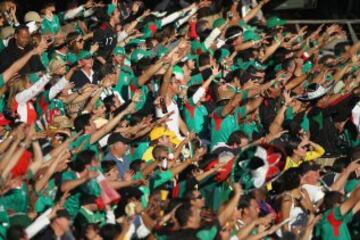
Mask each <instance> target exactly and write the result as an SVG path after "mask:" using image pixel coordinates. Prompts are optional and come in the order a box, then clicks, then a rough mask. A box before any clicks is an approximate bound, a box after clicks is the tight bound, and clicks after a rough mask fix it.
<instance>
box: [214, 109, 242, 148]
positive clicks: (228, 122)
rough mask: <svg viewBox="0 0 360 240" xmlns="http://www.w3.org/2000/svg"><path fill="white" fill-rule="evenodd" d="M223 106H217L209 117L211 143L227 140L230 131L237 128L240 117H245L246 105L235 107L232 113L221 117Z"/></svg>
mask: <svg viewBox="0 0 360 240" xmlns="http://www.w3.org/2000/svg"><path fill="white" fill-rule="evenodd" d="M223 110H224V107H223V106H219V107H217V108H216V109H215V110H214V112H213V114H212V118H211V145H212V146H214V145H216V144H218V143H220V142H227V140H228V138H229V136H230V135H231V133H232V132H234V131H236V130H238V129H239V123H240V120H241V119H244V118H245V117H246V106H241V107H237V108H235V110H234V111H233V113H231V114H228V115H227V116H225V117H223V116H222V112H223Z"/></svg>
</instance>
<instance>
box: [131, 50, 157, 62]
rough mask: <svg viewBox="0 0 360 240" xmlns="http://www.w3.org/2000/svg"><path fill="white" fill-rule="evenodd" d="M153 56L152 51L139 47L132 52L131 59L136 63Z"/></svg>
mask: <svg viewBox="0 0 360 240" xmlns="http://www.w3.org/2000/svg"><path fill="white" fill-rule="evenodd" d="M151 56H152V52H151V51H146V50H144V49H140V48H137V49H135V50H134V51H133V53H132V54H131V61H132V62H134V63H137V62H139V61H140V60H141V59H143V58H150V57H151Z"/></svg>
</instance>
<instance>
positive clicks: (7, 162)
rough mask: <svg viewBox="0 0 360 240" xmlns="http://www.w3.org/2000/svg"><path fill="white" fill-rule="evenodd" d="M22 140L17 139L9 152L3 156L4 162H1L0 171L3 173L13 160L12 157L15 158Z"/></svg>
mask: <svg viewBox="0 0 360 240" xmlns="http://www.w3.org/2000/svg"><path fill="white" fill-rule="evenodd" d="M19 143H20V140H18V139H15V141H14V142H13V143H12V144H11V146H10V148H9V150H7V151H6V153H5V155H4V156H3V158H2V160H1V161H0V170H1V171H3V170H4V169H5V167H6V166H7V165H8V164H9V161H10V160H11V156H13V154H14V152H15V150H16V148H17V147H18V145H19Z"/></svg>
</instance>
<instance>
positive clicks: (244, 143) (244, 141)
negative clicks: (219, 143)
mask: <svg viewBox="0 0 360 240" xmlns="http://www.w3.org/2000/svg"><path fill="white" fill-rule="evenodd" d="M248 144H249V139H247V138H241V139H240V146H239V147H244V146H247V145H248Z"/></svg>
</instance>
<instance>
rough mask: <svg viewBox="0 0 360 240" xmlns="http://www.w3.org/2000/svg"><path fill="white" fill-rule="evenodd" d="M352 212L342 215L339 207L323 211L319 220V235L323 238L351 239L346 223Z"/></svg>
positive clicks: (331, 239) (349, 219) (349, 220)
mask: <svg viewBox="0 0 360 240" xmlns="http://www.w3.org/2000/svg"><path fill="white" fill-rule="evenodd" d="M352 217H353V214H352V212H351V211H350V212H349V213H347V214H345V215H342V214H341V211H340V207H336V208H334V209H330V210H328V211H327V212H325V213H324V215H323V217H322V219H321V221H320V222H319V229H320V236H321V239H324V240H340V239H341V240H351V236H350V232H349V229H348V227H347V224H348V223H350V222H351V220H352Z"/></svg>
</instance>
